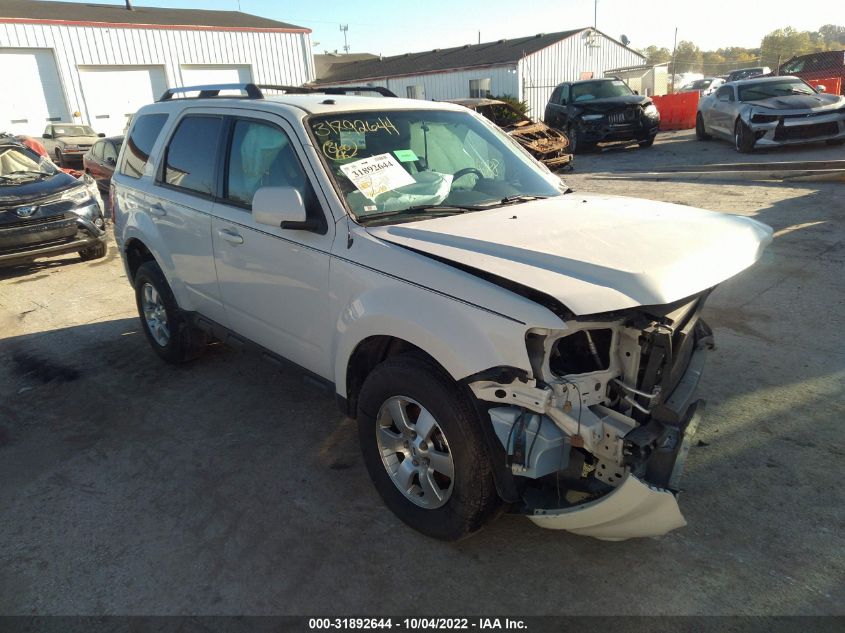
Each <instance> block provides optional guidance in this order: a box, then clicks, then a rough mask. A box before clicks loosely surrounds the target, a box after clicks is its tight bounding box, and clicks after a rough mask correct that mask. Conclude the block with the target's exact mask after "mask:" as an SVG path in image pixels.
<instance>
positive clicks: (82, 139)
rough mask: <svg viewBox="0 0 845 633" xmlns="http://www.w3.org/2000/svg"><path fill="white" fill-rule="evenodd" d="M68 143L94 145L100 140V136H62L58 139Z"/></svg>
mask: <svg viewBox="0 0 845 633" xmlns="http://www.w3.org/2000/svg"><path fill="white" fill-rule="evenodd" d="M56 140H57V141H61V142H62V143H65V144H66V145H93V144H94V143H96V142H97V141H99V140H100V137H98V136H60V137H58V138H57V139H56Z"/></svg>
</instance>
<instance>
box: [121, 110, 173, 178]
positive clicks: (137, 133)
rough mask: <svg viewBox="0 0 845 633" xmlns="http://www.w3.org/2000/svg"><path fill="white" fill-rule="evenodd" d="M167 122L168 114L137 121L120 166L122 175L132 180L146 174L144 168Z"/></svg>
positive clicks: (139, 118) (142, 118)
mask: <svg viewBox="0 0 845 633" xmlns="http://www.w3.org/2000/svg"><path fill="white" fill-rule="evenodd" d="M165 121H167V115H166V114H145V115H143V116H139V117H138V118H137V119H136V120H135V124H134V125H133V126H132V131H131V132H130V133H129V138H128V139H126V151H125V152H124V153H123V164H122V165H121V166H120V173H121V174H123V175H124V176H131V177H132V178H140V177H141V176H142V175H143V174H144V167H145V166H146V164H147V160H149V158H150V152H151V151H152V150H153V145H155V143H156V140H158V135H159V134H161V129H162V128H163V127H164V123H165Z"/></svg>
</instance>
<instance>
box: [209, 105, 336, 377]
mask: <svg viewBox="0 0 845 633" xmlns="http://www.w3.org/2000/svg"><path fill="white" fill-rule="evenodd" d="M227 134H228V143H227V147H228V149H227V151H226V158H225V160H226V168H225V170H224V174H226V175H225V177H224V179H223V189H222V192H221V194H222V195H221V199H220V200H218V201H217V202H215V204H214V208H213V210H212V216H213V217H212V226H211V238H212V241H213V244H214V257H215V263H216V266H217V278H218V280H219V284H220V293H221V297H222V299H223V304H224V306H225V309H226V315H227V318H228V321H229V324H230V327H231V328H232V329H233V330H234V331H235V332H236V333H238V334H240V335H241V336H244V337H245V338H247V339H249V340H251V341H254V342H255V343H258V344H260V345H262V346H263V347H265V348H267V349H269V350H271V351H273V352H275V353H277V354H279V355H280V356H283V357H285V358H287V359H289V360H291V361H293V362H295V363H297V364H298V365H300V366H302V367H304V368H305V369H307V370H309V371H312V372H314V373H315V374H318V375H320V376H323V377H326V378H330V377H331V376H333V368H332V367H331V363H330V360H329V349H330V347H329V346H330V344H331V338H332V337H331V332H332V330H333V328H334V325H335V324H334V323H333V322H331V319H330V318H329V315H328V305H329V302H328V282H329V260H330V256H329V253H330V252H331V247H332V241H333V239H334V223H333V222H327V221H326V216H325V215H323V214H324V211H323V207H322V204H321V202H320V200H319V199H318V197H317V194H316V193H315V191H314V189H313V188H312V186H311V182H312V179H311V178H310V177H309V172H308V170H307V169H306V168H305V165H307V164H308V163H307V161H306V160H305V157H304V156H303V154H302V153H301V152H300V151H299V147H298V141H297V140H296V136H295V135H294V134H292V130H291V129H290V128H289V126H288V125H287V123H286V122H284V121H283V120H282V119H281V118H279V117H275V116H273V115H269V114H268V115H261V114H259V113H256V114H255V118H235V119H231V120H230V122H229V125H228V131H227ZM267 186H275V187H294V188H296V189H297V190H298V191H299V192H300V194H301V195H302V198H303V200H305V202H306V206H307V207H308V212H309V215H310V216H311V217H315V218H321V227H322V228H321V232H310V231H296V230H290V229H282V228H280V227H273V226H267V225H262V224H259V223H257V222H255V221H254V219H253V217H252V211H251V205H252V198H253V195H254V194H255V192H256V191H257V190H258V189H259V188H261V187H267Z"/></svg>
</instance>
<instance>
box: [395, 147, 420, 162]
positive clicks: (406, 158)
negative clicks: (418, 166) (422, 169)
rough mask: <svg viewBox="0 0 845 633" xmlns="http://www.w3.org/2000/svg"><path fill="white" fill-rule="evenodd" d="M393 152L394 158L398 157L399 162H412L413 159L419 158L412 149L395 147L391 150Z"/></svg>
mask: <svg viewBox="0 0 845 633" xmlns="http://www.w3.org/2000/svg"><path fill="white" fill-rule="evenodd" d="M393 153H394V154H396V158H398V159H399V162H402V163H413V162H414V161H418V160H419V158H418V157H417V155H416V154H415V153H414V150H412V149H395V150H393Z"/></svg>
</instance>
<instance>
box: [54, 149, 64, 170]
mask: <svg viewBox="0 0 845 633" xmlns="http://www.w3.org/2000/svg"><path fill="white" fill-rule="evenodd" d="M55 154H56V165H58V166H59V167H64V166H65V159H64V156H63V155H62V150H60V149H59V148H56V152H55Z"/></svg>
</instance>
